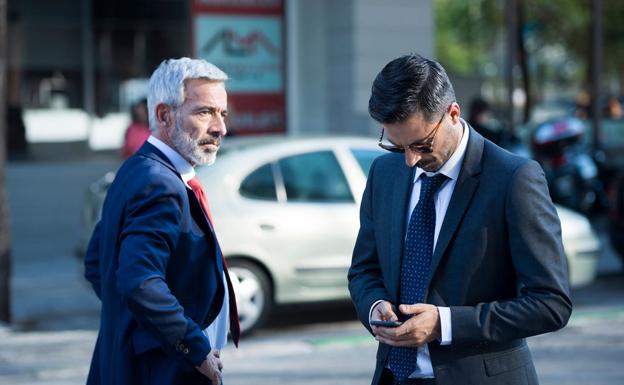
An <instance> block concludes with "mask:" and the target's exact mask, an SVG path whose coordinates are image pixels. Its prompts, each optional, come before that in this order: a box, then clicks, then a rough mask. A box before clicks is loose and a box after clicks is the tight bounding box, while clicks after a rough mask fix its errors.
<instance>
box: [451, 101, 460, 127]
mask: <svg viewBox="0 0 624 385" xmlns="http://www.w3.org/2000/svg"><path fill="white" fill-rule="evenodd" d="M448 113H449V115H450V117H451V120H452V121H453V124H457V123H459V118H460V116H461V108H460V107H459V104H457V102H453V103H451V106H450V107H449V109H448Z"/></svg>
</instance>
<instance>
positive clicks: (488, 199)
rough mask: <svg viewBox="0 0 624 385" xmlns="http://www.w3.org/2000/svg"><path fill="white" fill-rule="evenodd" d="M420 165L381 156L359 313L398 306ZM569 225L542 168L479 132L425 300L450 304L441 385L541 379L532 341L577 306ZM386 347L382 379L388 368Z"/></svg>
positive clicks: (354, 282) (365, 221)
mask: <svg viewBox="0 0 624 385" xmlns="http://www.w3.org/2000/svg"><path fill="white" fill-rule="evenodd" d="M413 178H414V169H413V168H408V167H407V166H406V165H405V160H404V156H403V155H399V154H388V155H385V156H382V157H379V158H377V159H376V160H375V162H374V163H373V165H372V167H371V170H370V173H369V177H368V182H367V185H366V189H365V192H364V195H363V197H362V204H361V209H360V231H359V234H358V238H357V241H356V245H355V248H354V251H353V259H352V264H351V268H350V270H349V290H350V292H351V297H352V299H353V301H354V303H355V305H356V308H357V312H358V316H359V318H360V320H361V322H362V323H363V324H364V326H365V327H367V328H369V329H370V326H369V323H368V322H369V320H368V317H369V311H370V308H371V306H372V305H373V303H374V302H375V301H376V300H378V299H386V300H388V301H390V302H391V303H393V304H397V305H398V299H399V287H400V269H401V258H402V254H403V242H404V238H405V231H406V229H405V217H406V212H407V208H408V204H409V197H410V193H411V187H412V186H413V183H412V182H413ZM567 274H568V270H567V261H566V257H565V254H564V252H563V247H562V244H561V228H560V224H559V219H558V217H557V213H556V211H555V208H554V206H553V204H552V202H551V200H550V197H549V195H548V190H547V187H546V180H545V178H544V173H543V171H542V169H541V168H540V166H539V165H538V164H537V163H535V162H534V161H531V160H527V159H523V158H520V157H518V156H515V155H512V154H510V153H509V152H507V151H505V150H503V149H501V148H500V147H498V146H496V145H494V144H493V143H491V142H489V141H487V140H484V139H483V137H482V136H481V135H479V134H478V133H477V132H475V131H474V130H472V129H471V131H470V136H469V140H468V146H467V148H466V154H465V156H464V160H463V163H462V168H461V172H460V174H459V177H458V180H457V183H456V185H455V189H454V191H453V194H452V197H451V200H450V203H449V206H448V210H447V212H446V216H445V218H444V220H443V223H442V228H441V230H440V234H439V236H438V241H437V243H436V246H435V250H434V253H433V257H432V262H431V269H430V276H429V285H428V291H427V295H426V299H425V301H424V302H426V303H430V304H434V305H437V306H446V307H450V310H451V322H452V333H453V336H452V344H451V345H449V346H441V345H439V344H438V343H429V351H430V353H431V360H432V364H433V370H434V374H435V377H436V383H437V384H442V385H445V384H449V385H451V384H464V385H470V384H499V383H505V384H536V383H537V377H536V374H535V369H534V367H533V363H532V360H531V356H530V353H529V351H528V348H527V346H526V344H525V341H524V338H525V337H528V336H532V335H536V334H540V333H545V332H548V331H553V330H556V329H559V328H561V327H563V326H564V325H565V324H566V323H567V321H568V318H569V316H570V313H571V307H572V306H571V302H570V298H569V289H568V279H567ZM389 351H390V346H388V345H385V344H380V345H379V349H378V353H377V369H376V372H375V377H374V379H373V384H377V383H378V382H379V379H380V376H381V371H382V369H383V368H385V367H386V365H387V360H388V353H389Z"/></svg>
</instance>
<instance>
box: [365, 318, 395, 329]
mask: <svg viewBox="0 0 624 385" xmlns="http://www.w3.org/2000/svg"><path fill="white" fill-rule="evenodd" d="M370 324H371V325H373V326H383V327H386V328H396V327H398V326H401V325H403V322H401V321H382V320H376V319H374V320H371V322H370Z"/></svg>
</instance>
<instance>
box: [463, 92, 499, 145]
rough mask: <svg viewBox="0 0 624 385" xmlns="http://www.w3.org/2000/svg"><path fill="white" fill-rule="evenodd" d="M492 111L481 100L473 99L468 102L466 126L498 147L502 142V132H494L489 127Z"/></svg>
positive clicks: (486, 103)
mask: <svg viewBox="0 0 624 385" xmlns="http://www.w3.org/2000/svg"><path fill="white" fill-rule="evenodd" d="M491 114H492V111H491V109H490V104H489V103H488V102H486V101H485V100H483V99H482V98H474V99H473V100H472V102H470V114H469V115H468V124H470V126H471V127H472V128H474V129H475V130H476V131H477V132H478V133H479V134H481V135H483V137H484V138H485V139H488V140H491V141H492V142H494V143H495V144H498V145H500V144H501V141H502V132H501V131H499V130H495V129H494V127H492V126H491V125H490V122H491Z"/></svg>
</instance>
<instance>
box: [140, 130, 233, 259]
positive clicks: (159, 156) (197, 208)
mask: <svg viewBox="0 0 624 385" xmlns="http://www.w3.org/2000/svg"><path fill="white" fill-rule="evenodd" d="M137 155H139V156H145V157H148V158H151V159H154V160H156V161H158V162H160V163H162V164H163V165H165V166H166V167H167V168H169V169H170V170H171V171H172V172H173V173H174V174H176V175H177V176H178V178H180V180H182V176H181V175H180V173H179V172H178V170H176V168H175V167H174V166H173V164H172V163H171V161H170V160H169V158H167V156H165V154H163V153H162V151H160V150H159V149H158V148H157V147H156V146H154V145H153V144H151V143H150V142H147V141H146V142H145V143H144V144H143V145H142V146H141V148H139V150H138V151H137ZM186 192H187V195H188V200H189V205H190V206H191V207H190V210H191V216H192V217H193V219H194V220H195V222H196V223H197V224H198V225H199V226H200V227H201V228H202V230H203V231H204V233H205V234H206V237H208V238H210V237H212V239H213V240H214V243H215V250H216V254H217V258H216V260H217V266H218V267H219V269H220V271H222V270H223V263H222V261H221V258H220V256H221V249H220V247H219V242H218V240H217V236H216V234H215V231H214V229H213V227H212V224H211V223H210V221H209V220H208V216H207V215H206V213H204V210H203V209H202V207H201V204H200V203H199V200H197V197H196V196H195V193H194V192H193V190H192V189H190V188H189V187H186Z"/></svg>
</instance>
